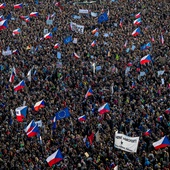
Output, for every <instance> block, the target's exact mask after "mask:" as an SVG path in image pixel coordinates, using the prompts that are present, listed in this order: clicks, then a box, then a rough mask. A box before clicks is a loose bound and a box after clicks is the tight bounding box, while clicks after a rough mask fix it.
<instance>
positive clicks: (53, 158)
mask: <svg viewBox="0 0 170 170" xmlns="http://www.w3.org/2000/svg"><path fill="white" fill-rule="evenodd" d="M61 160H63V155H62V153H61V151H60V150H59V149H58V150H57V151H56V152H54V153H53V154H52V155H50V156H49V157H48V158H47V159H46V161H47V163H48V165H49V166H50V167H51V166H53V165H54V164H56V163H58V162H60V161H61Z"/></svg>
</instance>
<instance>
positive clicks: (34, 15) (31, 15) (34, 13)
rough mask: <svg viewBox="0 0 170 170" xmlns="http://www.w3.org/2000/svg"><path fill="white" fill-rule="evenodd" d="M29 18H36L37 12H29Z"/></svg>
mask: <svg viewBox="0 0 170 170" xmlns="http://www.w3.org/2000/svg"><path fill="white" fill-rule="evenodd" d="M30 17H38V12H31V13H30Z"/></svg>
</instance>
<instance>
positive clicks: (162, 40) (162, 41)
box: [160, 35, 164, 44]
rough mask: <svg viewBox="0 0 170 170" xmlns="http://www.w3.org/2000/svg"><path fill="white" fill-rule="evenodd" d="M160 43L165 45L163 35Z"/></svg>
mask: <svg viewBox="0 0 170 170" xmlns="http://www.w3.org/2000/svg"><path fill="white" fill-rule="evenodd" d="M160 41H161V44H164V37H163V35H161V38H160Z"/></svg>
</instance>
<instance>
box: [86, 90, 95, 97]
mask: <svg viewBox="0 0 170 170" xmlns="http://www.w3.org/2000/svg"><path fill="white" fill-rule="evenodd" d="M92 95H93V90H92V89H91V88H89V90H88V91H87V93H86V95H85V98H87V97H89V96H92Z"/></svg>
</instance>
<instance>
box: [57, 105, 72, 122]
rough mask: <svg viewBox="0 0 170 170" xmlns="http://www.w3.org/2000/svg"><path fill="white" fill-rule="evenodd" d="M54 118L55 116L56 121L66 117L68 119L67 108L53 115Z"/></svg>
mask: <svg viewBox="0 0 170 170" xmlns="http://www.w3.org/2000/svg"><path fill="white" fill-rule="evenodd" d="M55 116H56V119H57V120H60V119H64V118H66V117H70V112H69V110H68V108H67V107H66V108H65V109H63V110H61V111H59V112H57V113H56V114H55Z"/></svg>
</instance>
